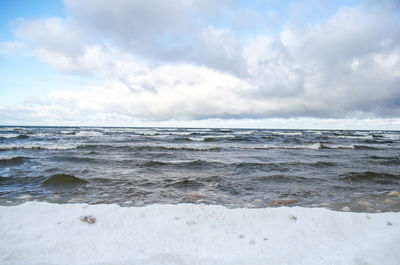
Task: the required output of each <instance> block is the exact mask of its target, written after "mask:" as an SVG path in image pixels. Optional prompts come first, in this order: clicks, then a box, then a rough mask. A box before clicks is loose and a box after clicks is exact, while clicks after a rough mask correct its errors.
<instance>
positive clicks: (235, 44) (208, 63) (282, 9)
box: [0, 0, 400, 130]
mask: <svg viewBox="0 0 400 265" xmlns="http://www.w3.org/2000/svg"><path fill="white" fill-rule="evenodd" d="M0 10H1V11H0V12H1V14H0V17H1V19H0V23H1V25H0V124H15V125H90V126H91V125H100V126H101V125H103V126H184V127H193V126H195V127H197V126H199V127H264V128H347V129H353V128H354V129H398V130H400V4H399V1H395V0H393V1H383V0H382V1H372V0H371V1H361V0H359V1H356V0H348V1H344V0H343V1H329V0H326V1H317V0H293V1H288V0H287V1H278V0H266V1H257V0H254V1H239V0H220V1H215V0H186V1H185V0H182V1H171V0H146V1H139V0H137V1H132V0H112V1H110V0H85V1H82V0H64V1H56V0H26V1H23V0H16V1H0Z"/></svg>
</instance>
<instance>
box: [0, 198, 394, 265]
mask: <svg viewBox="0 0 400 265" xmlns="http://www.w3.org/2000/svg"><path fill="white" fill-rule="evenodd" d="M88 215H91V216H94V217H95V218H96V222H95V223H94V224H88V223H87V222H83V221H82V220H81V219H82V218H81V217H83V216H88ZM0 263H1V264H190V265H191V264H388V265H389V264H400V213H380V214H365V213H345V212H335V211H330V210H326V209H320V208H301V207H281V208H264V209H227V208H225V207H222V206H216V205H194V204H180V205H151V206H147V207H129V208H126V207H119V206H118V205H86V204H50V203H44V202H27V203H24V204H21V205H18V206H0Z"/></svg>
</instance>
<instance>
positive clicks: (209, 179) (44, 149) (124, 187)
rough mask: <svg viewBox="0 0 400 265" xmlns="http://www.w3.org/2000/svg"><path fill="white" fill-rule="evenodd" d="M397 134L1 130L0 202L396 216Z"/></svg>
mask: <svg viewBox="0 0 400 265" xmlns="http://www.w3.org/2000/svg"><path fill="white" fill-rule="evenodd" d="M399 190H400V132H398V131H343V130H265V129H262V130H261V129H260V130H257V129H190V128H186V129H184V128H183V129H182V128H100V127H94V128H89V127H5V126H3V127H0V205H15V204H20V203H23V202H26V201H32V200H37V201H46V202H53V203H91V204H98V203H116V204H119V205H121V206H144V205H151V204H178V203H184V202H188V203H196V204H197V203H199V204H200V203H201V204H213V205H222V206H225V207H228V208H237V207H248V208H265V207H275V206H281V205H296V206H304V207H325V208H328V209H334V210H346V211H349V210H350V211H356V212H387V211H399V210H400V196H397V195H396V194H397V193H396V191H399Z"/></svg>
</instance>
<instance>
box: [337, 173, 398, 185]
mask: <svg viewBox="0 0 400 265" xmlns="http://www.w3.org/2000/svg"><path fill="white" fill-rule="evenodd" d="M341 180H347V181H351V182H361V181H372V182H375V183H379V184H393V183H398V182H399V181H400V176H398V175H393V174H390V173H380V172H373V171H365V172H350V173H347V174H344V175H342V177H341Z"/></svg>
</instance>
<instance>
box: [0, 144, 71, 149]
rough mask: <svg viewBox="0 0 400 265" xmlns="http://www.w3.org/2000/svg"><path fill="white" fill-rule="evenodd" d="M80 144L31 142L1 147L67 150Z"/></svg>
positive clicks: (0, 147) (2, 147) (1, 146)
mask: <svg viewBox="0 0 400 265" xmlns="http://www.w3.org/2000/svg"><path fill="white" fill-rule="evenodd" d="M77 146H78V145H76V144H71V143H57V144H53V143H29V144H2V145H0V150H1V149H49V150H67V149H74V148H76V147H77Z"/></svg>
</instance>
